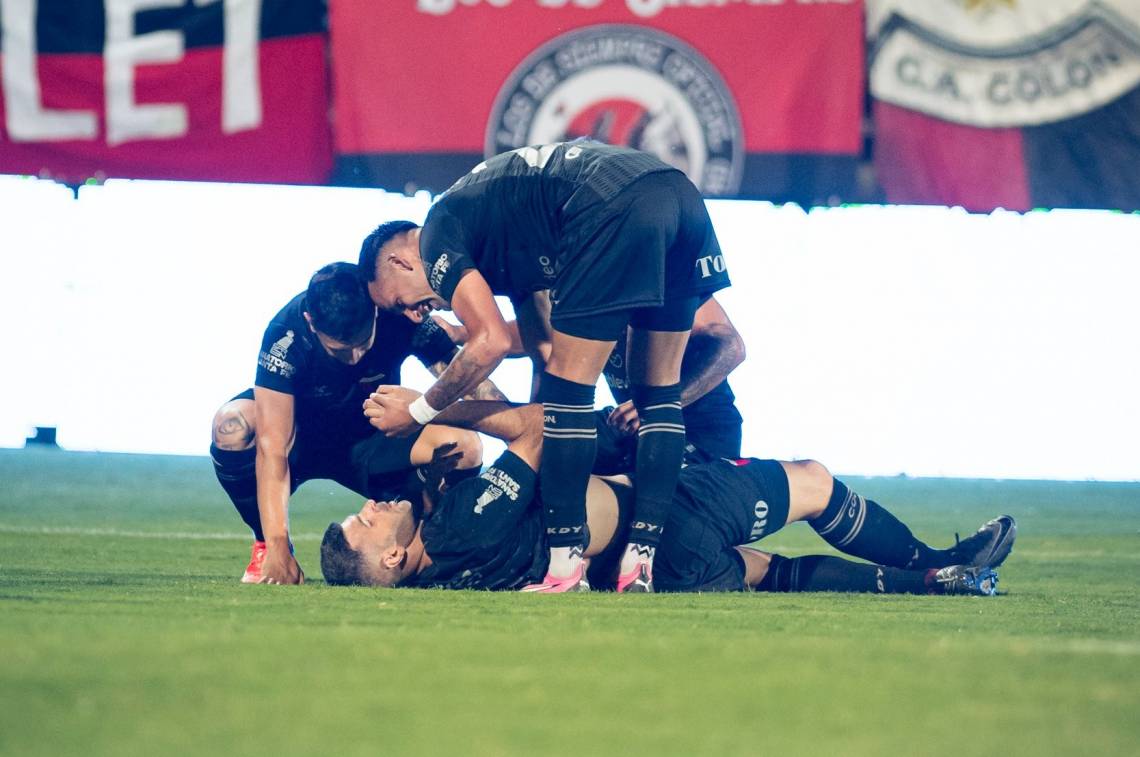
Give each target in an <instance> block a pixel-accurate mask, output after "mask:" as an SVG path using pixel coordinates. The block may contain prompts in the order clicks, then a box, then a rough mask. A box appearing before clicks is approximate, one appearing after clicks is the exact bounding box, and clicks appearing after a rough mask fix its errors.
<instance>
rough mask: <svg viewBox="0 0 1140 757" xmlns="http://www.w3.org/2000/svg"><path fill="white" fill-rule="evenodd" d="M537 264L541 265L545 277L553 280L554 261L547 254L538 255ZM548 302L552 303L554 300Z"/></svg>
mask: <svg viewBox="0 0 1140 757" xmlns="http://www.w3.org/2000/svg"><path fill="white" fill-rule="evenodd" d="M538 264H539V265H540V266H542V275H543V276H545V277H546V278H548V279H550V280H553V279H554V261H553V260H551V259H550V257H549V256H548V255H539V256H538ZM550 304H551V305H553V304H554V302H553V301H552V302H551V303H550Z"/></svg>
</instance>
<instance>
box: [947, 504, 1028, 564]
mask: <svg viewBox="0 0 1140 757" xmlns="http://www.w3.org/2000/svg"><path fill="white" fill-rule="evenodd" d="M1016 538H1017V521H1015V520H1014V519H1013V517H1012V516H1010V515H999V516H998V517H996V518H994V519H993V520H991V521H989V522H987V523H985V524H984V525H983V526H982V527H981V528H979V529H978V530H977V532H976V533H974V534H973V535H971V536H968V537H966V538H965V539H963V540H962V541H960V542H958V543H957V544H956V545H954V547H952V548H951V549H950V553H951V554H952V555H953V556H954V562H956V563H959V564H961V565H972V566H974V567H985V568H996V567H997V566H999V565H1001V564H1002V563H1003V562H1004V561H1005V558H1006V557H1008V556H1009V552H1010V550H1012V549H1013V540H1014V539H1016Z"/></svg>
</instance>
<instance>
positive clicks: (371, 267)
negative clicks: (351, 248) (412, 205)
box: [356, 221, 420, 281]
mask: <svg viewBox="0 0 1140 757" xmlns="http://www.w3.org/2000/svg"><path fill="white" fill-rule="evenodd" d="M419 227H420V225H419V224H418V223H412V222H411V221H387V222H386V223H382V224H380V225H379V226H377V227H376V230H375V231H373V232H372V233H371V234H369V235H368V236H366V237H364V242H363V244H361V245H360V260H358V261H356V264H357V265H358V266H360V275H361V276H363V277H364V280H365V281H373V280H374V279H375V278H376V256H378V255H379V254H380V248H381V247H383V246H384V245H386V244H388V242H390V241H392V237H394V236H396V235H397V234H403V233H404V232H407V231H411V230H412V229H418V228H419Z"/></svg>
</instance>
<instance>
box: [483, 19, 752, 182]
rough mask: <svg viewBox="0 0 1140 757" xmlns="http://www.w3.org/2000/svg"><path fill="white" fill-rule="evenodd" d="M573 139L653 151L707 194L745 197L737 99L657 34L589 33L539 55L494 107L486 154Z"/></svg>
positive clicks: (637, 29)
mask: <svg viewBox="0 0 1140 757" xmlns="http://www.w3.org/2000/svg"><path fill="white" fill-rule="evenodd" d="M577 137H592V138H594V139H597V140H599V141H602V142H607V143H609V144H613V145H626V146H628V147H634V148H637V149H639V150H645V151H646V152H651V153H653V154H655V155H657V156H658V157H659V158H661V159H662V160H664V161H665V162H666V163H669V164H670V165H673V166H676V167H677V168H679V169H681V170H682V171H684V172H685V173H686V174H687V175H688V176H689V178H690V179H691V180H692V181H693V183H694V184H696V185H697V186H698V187H700V188H701V191H702V192H703V193H704V194H707V195H730V194H734V193H735V192H736V191H737V190H738V189H739V188H740V176H741V172H742V169H743V166H744V139H743V136H742V130H741V126H740V113H739V112H738V111H737V109H736V103H735V102H734V100H733V98H732V93H731V92H730V91H729V89H728V87H727V86H726V85H725V83H724V80H723V79H722V78H721V76H720V74H719V73H718V72H717V70H716V69H715V68H713V66H712V65H711V64H710V63H709V62H708V61H707V60H706V59H705V58H704V57H703V56H702V55H701V54H700V53H698V52H697V51H696V50H694V49H693V48H691V47H689V46H688V45H687V44H685V43H684V42H682V41H681V40H679V39H677V38H676V37H673V36H671V35H669V34H665V33H663V32H660V31H658V30H656V29H651V28H648V27H643V26H633V25H624V24H602V25H598V26H589V27H585V28H582V29H577V30H575V31H573V32H569V33H568V34H563V35H561V36H559V37H556V38H554V39H553V40H551V41H549V42H547V43H546V44H544V45H543V46H542V47H540V48H538V49H537V50H535V51H534V52H533V53H532V54H531V55H530V56H529V57H528V58H527V59H526V60H524V61H523V62H522V64H521V65H519V66H518V67H517V68H516V69H515V70H514V71H513V72H512V73H511V75H510V76H509V77H508V78H507V81H506V83H505V84H504V86H503V88H502V89H500V90H499V94H498V96H497V97H496V98H495V104H494V107H493V108H492V109H491V118H490V121H489V123H488V124H487V143H486V154H487V156H488V157H490V156H492V155H497V154H499V153H501V152H506V151H508V150H514V149H516V148H519V147H524V146H526V145H535V144H546V143H550V142H563V141H566V140H570V139H575V138H577Z"/></svg>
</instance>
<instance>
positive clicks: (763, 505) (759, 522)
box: [749, 499, 768, 541]
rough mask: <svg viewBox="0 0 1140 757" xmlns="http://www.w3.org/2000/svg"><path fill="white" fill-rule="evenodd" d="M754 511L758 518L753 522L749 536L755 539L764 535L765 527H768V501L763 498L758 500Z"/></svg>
mask: <svg viewBox="0 0 1140 757" xmlns="http://www.w3.org/2000/svg"><path fill="white" fill-rule="evenodd" d="M752 512H753V514H754V515H755V516H756V520H755V521H753V522H752V533H751V534H749V536H750V537H751V538H752V540H753V541H755V540H756V539H759V538H760V537H761V536H763V535H764V531H765V529H767V528H768V503H767V502H765V501H764V500H762V499H761V500H757V501H756V506H755V507H753V509H752Z"/></svg>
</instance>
